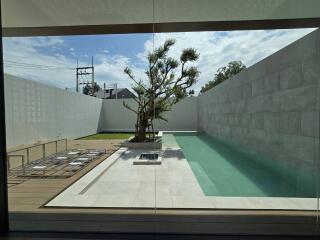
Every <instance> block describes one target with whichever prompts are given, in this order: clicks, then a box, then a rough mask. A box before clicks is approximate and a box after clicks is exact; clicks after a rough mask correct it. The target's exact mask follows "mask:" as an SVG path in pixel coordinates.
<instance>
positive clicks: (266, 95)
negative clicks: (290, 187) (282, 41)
mask: <svg viewBox="0 0 320 240" xmlns="http://www.w3.org/2000/svg"><path fill="white" fill-rule="evenodd" d="M319 79H320V32H319V30H317V31H315V32H312V33H311V34H309V35H307V36H305V37H304V38H302V39H300V40H298V41H297V42H294V43H293V44H291V45H290V46H288V47H286V48H284V49H282V50H280V51H278V52H276V53H275V54H273V55H271V56H269V57H268V58H266V59H264V60H262V61H261V62H259V63H257V64H255V65H254V66H252V67H250V68H248V69H246V70H245V71H243V72H241V73H240V74H238V75H236V76H235V77H233V78H231V79H229V80H227V81H225V82H224V83H222V84H220V85H218V86H217V87H215V88H213V89H212V90H210V91H208V92H207V93H205V94H204V95H203V96H201V97H199V104H198V106H199V109H198V111H199V128H200V130H203V131H205V132H207V133H208V134H210V135H211V136H213V137H215V138H217V139H220V140H221V141H224V142H227V143H229V144H232V145H233V146H235V147H237V148H238V149H241V150H242V151H244V152H246V153H249V154H252V155H254V156H258V157H260V159H261V161H263V164H265V165H268V167H271V168H273V169H276V170H277V171H278V172H279V174H282V175H284V177H293V178H294V179H295V180H296V181H295V184H297V186H299V185H302V184H306V183H305V182H303V181H304V180H305V179H306V178H308V180H309V181H308V183H309V184H310V186H311V185H312V183H313V182H314V180H315V178H314V176H315V171H316V161H319V158H318V149H319V148H318V146H319V105H318V104H319V81H320V80H319ZM284 169H286V170H285V171H284ZM288 170H290V171H288ZM286 174H287V175H288V176H286ZM289 175H290V176H289ZM304 186H305V187H309V186H308V185H304Z"/></svg>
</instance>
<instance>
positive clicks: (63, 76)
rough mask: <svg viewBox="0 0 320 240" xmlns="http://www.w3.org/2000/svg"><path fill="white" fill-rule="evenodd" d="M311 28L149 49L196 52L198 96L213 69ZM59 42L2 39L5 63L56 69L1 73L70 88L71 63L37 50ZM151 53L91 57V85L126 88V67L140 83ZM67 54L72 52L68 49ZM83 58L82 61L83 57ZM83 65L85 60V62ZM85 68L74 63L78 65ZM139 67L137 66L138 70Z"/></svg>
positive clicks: (216, 35) (147, 47) (186, 39)
mask: <svg viewBox="0 0 320 240" xmlns="http://www.w3.org/2000/svg"><path fill="white" fill-rule="evenodd" d="M312 30H313V29H292V30H272V31H264V30H259V31H232V32H190V33H159V34H155V47H156V46H159V45H160V44H162V43H163V42H164V41H165V40H166V39H168V38H175V39H176V44H175V46H174V47H173V48H172V50H171V51H170V55H171V56H173V57H177V58H178V57H179V55H180V53H181V51H182V49H184V48H187V47H193V48H196V49H197V50H198V51H199V52H200V58H199V60H198V62H197V63H196V65H197V66H198V68H199V70H200V71H201V75H200V78H199V82H198V83H197V84H196V86H195V87H194V89H195V90H196V91H199V90H200V88H201V86H203V85H204V84H205V83H206V82H207V81H209V80H211V79H212V78H213V75H214V73H215V72H216V70H217V69H218V68H219V67H221V66H223V65H225V64H226V63H228V62H229V61H232V60H242V61H243V62H244V63H245V64H246V65H247V66H251V65H252V64H254V63H256V62H258V61H260V60H262V59H263V58H265V57H267V56H269V55H270V54H272V53H274V52H276V51H278V50H279V49H281V48H283V47H285V46H286V45H288V44H290V43H291V42H293V41H295V40H297V39H299V38H301V37H302V36H304V35H306V34H307V33H309V32H311V31H312ZM119 37H121V36H119ZM64 45H65V43H64V41H63V38H60V37H36V38H4V59H5V62H6V61H14V62H22V63H31V64H38V65H46V66H48V65H49V66H56V67H58V68H60V69H59V70H52V69H51V70H37V69H26V68H22V67H14V66H12V65H11V66H10V64H9V63H7V64H6V67H5V72H7V73H11V74H14V75H18V76H21V77H24V78H29V79H32V80H36V81H40V82H43V83H46V84H50V85H55V86H57V87H61V88H65V87H68V88H73V89H74V88H75V70H69V69H65V68H75V66H76V60H75V59H73V58H70V57H67V56H66V55H63V54H61V53H60V52H59V51H58V52H59V53H55V54H54V53H50V54H49V53H48V52H47V51H43V49H50V48H51V49H52V50H57V49H59V48H61V47H62V46H64ZM153 48H154V46H153V42H152V39H150V40H148V41H146V42H145V43H144V51H143V52H141V53H139V54H138V55H137V57H138V59H130V58H129V57H127V56H123V55H111V54H110V52H109V51H108V50H107V49H105V50H103V51H102V52H100V53H96V54H95V55H94V62H95V73H96V80H97V81H98V82H99V83H100V84H103V82H106V83H107V84H112V83H118V85H119V87H130V86H131V84H132V81H131V80H130V79H129V78H128V77H127V76H126V75H125V74H124V73H123V69H124V68H125V67H126V66H128V65H129V66H130V67H131V68H132V70H133V73H134V74H135V75H136V77H137V79H145V74H144V71H145V70H144V69H143V68H141V66H143V65H144V63H146V58H145V57H146V55H147V53H148V51H152V49H153ZM69 52H70V53H71V54H72V53H74V52H75V49H74V48H72V47H71V48H69ZM84 57H86V58H88V57H89V56H88V55H87V54H84ZM87 61H89V60H87ZM88 64H90V63H85V62H82V61H80V62H79V66H86V65H88ZM138 66H140V67H138Z"/></svg>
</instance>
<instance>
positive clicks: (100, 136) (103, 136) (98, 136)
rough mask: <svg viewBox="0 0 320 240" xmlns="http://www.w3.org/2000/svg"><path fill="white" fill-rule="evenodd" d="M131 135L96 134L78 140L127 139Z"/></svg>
mask: <svg viewBox="0 0 320 240" xmlns="http://www.w3.org/2000/svg"><path fill="white" fill-rule="evenodd" d="M133 135H134V134H133V133H98V134H94V135H91V136H87V137H83V138H80V140H105V139H128V138H129V137H131V136H133Z"/></svg>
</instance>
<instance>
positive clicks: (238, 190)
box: [164, 133, 315, 197]
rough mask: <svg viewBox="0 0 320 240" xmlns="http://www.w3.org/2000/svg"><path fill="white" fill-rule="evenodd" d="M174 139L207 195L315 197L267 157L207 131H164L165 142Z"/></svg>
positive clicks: (168, 142)
mask: <svg viewBox="0 0 320 240" xmlns="http://www.w3.org/2000/svg"><path fill="white" fill-rule="evenodd" d="M174 140H175V141H176V143H177V144H178V145H179V146H180V147H181V149H182V151H183V154H184V155H185V157H186V159H187V161H188V163H189V164H190V167H191V169H192V171H193V173H194V175H195V176H196V178H197V180H198V182H199V184H200V186H201V188H202V190H203V192H204V193H205V194H206V195H207V196H238V197H315V193H314V192H313V191H311V190H307V189H308V188H307V187H303V186H302V187H298V184H297V181H294V180H292V179H291V180H289V179H286V178H284V177H283V176H282V175H280V174H278V173H277V172H276V171H273V170H272V168H270V167H266V166H265V165H264V164H263V161H265V160H263V161H262V160H261V159H259V158H258V157H256V158H253V157H252V156H249V155H246V154H244V153H241V152H239V151H236V150H235V149H234V148H232V147H230V146H229V145H226V144H224V143H221V142H219V141H217V140H215V139H213V138H211V137H210V136H208V135H207V134H204V133H174V134H165V135H164V144H168V145H170V144H173V143H174ZM300 185H301V184H300ZM309 189H310V188H309Z"/></svg>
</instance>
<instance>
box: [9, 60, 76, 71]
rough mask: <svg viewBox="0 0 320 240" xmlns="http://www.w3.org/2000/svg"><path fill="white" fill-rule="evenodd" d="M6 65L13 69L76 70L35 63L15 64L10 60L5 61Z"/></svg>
mask: <svg viewBox="0 0 320 240" xmlns="http://www.w3.org/2000/svg"><path fill="white" fill-rule="evenodd" d="M4 65H5V66H6V67H11V68H23V69H38V70H58V69H60V70H74V69H75V68H72V67H59V66H53V65H51V66H50V65H41V64H33V63H24V62H15V61H10V60H5V61H4Z"/></svg>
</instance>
